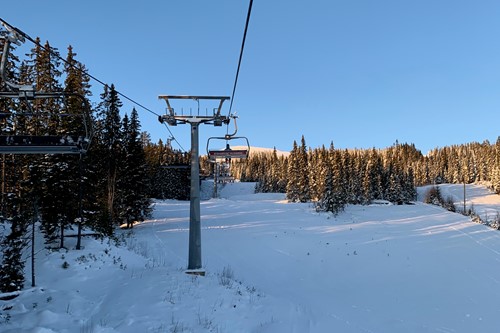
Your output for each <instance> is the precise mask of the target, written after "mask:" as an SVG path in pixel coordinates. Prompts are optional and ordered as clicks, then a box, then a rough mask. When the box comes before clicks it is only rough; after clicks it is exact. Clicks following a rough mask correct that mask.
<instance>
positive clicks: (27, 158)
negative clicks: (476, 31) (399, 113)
mask: <svg viewBox="0 0 500 333" xmlns="http://www.w3.org/2000/svg"><path fill="white" fill-rule="evenodd" d="M49 49H51V48H50V45H49V43H48V42H47V43H46V44H45V47H40V46H36V47H35V48H33V49H32V50H31V52H30V53H29V54H27V55H26V57H27V59H28V60H25V61H24V60H23V61H21V60H20V59H18V58H16V57H15V56H12V57H10V59H9V63H8V66H7V68H8V70H9V77H10V79H12V80H13V81H16V82H19V83H21V84H28V85H34V86H35V88H36V91H40V92H41V91H43V92H59V91H65V92H72V93H78V94H81V95H83V96H85V98H88V99H90V97H91V96H92V94H91V85H90V79H89V77H88V76H87V75H85V74H84V73H85V66H84V65H83V64H81V63H79V62H78V61H77V60H76V53H74V52H73V49H72V48H71V47H68V49H67V56H66V58H65V59H66V62H65V63H61V61H60V60H59V59H58V58H57V57H55V56H54V54H53V53H51V52H48V50H49ZM51 50H52V52H58V51H57V50H56V49H53V48H52V49H51ZM0 87H1V90H3V91H5V90H8V87H6V85H5V84H4V83H3V82H0ZM26 103H30V102H26V101H21V100H9V99H0V113H14V114H19V116H18V117H17V118H15V119H17V120H16V122H12V121H11V120H10V119H13V118H1V119H0V126H1V131H2V133H1V135H14V134H19V133H23V134H33V133H35V132H36V133H40V131H42V132H43V130H47V131H48V130H49V129H50V130H52V131H56V132H57V133H58V134H64V133H72V132H73V131H78V130H79V128H78V126H79V125H78V124H74V123H71V122H56V123H43V122H41V118H40V117H36V116H27V115H23V112H24V113H25V114H27V113H26V110H27V109H28V105H27V104H26ZM30 107H31V108H32V109H33V111H34V112H32V113H33V114H37V112H38V113H40V114H49V115H57V114H59V113H62V112H64V113H68V114H71V113H75V114H77V113H79V112H80V113H81V112H82V110H81V109H79V106H78V105H72V104H71V103H70V102H68V103H66V104H64V105H63V104H61V103H47V102H43V101H37V102H36V103H33V105H30ZM89 112H90V114H89V116H90V117H91V119H92V123H93V126H92V128H93V131H92V141H91V145H90V148H89V150H88V152H87V153H86V154H83V155H76V156H75V155H2V157H0V158H1V159H2V160H1V162H0V170H1V177H2V179H1V188H2V196H1V198H0V200H1V202H0V203H1V206H0V208H1V222H0V228H2V230H1V232H0V237H1V238H0V246H1V251H2V257H1V258H2V269H1V271H0V292H10V291H16V290H20V289H22V288H23V286H24V275H23V270H24V265H25V260H26V256H25V252H26V251H25V249H26V248H27V246H28V245H29V243H30V237H28V235H30V233H31V227H33V226H35V225H36V226H37V227H40V229H41V230H42V232H43V235H44V238H45V242H46V244H47V246H51V247H65V242H64V240H65V237H66V236H67V234H68V232H70V231H69V230H73V231H71V232H72V233H73V234H74V233H75V231H74V230H82V229H84V230H91V231H92V232H93V233H97V234H102V235H112V234H113V230H114V229H115V228H116V227H117V226H119V225H125V226H127V227H132V226H133V224H134V222H136V221H142V220H144V219H145V218H146V217H147V216H148V214H149V213H150V209H151V203H152V201H151V200H152V198H159V199H165V198H173V199H180V200H186V199H189V179H188V174H189V172H188V170H187V169H186V168H183V167H182V166H187V165H188V161H189V153H188V152H180V151H176V150H173V149H172V147H171V146H170V145H169V144H164V143H163V142H162V141H159V142H158V143H153V142H151V140H150V137H149V135H148V133H146V132H143V131H141V126H140V121H139V116H138V112H137V111H136V110H135V109H132V110H123V109H122V103H121V101H120V95H119V93H118V92H117V91H116V89H115V87H114V86H113V85H110V86H107V85H106V86H104V87H103V89H102V92H101V93H100V96H99V101H98V102H97V103H94V104H93V105H92V108H91V110H90V111H89ZM7 119H9V120H7ZM44 119H53V118H50V117H49V118H44ZM299 135H300V134H299ZM270 145H271V146H272V142H271V143H270ZM499 152H500V139H499V140H497V142H496V143H490V142H487V141H485V142H482V143H467V144H463V145H456V146H451V147H444V148H439V149H438V148H436V149H434V150H433V151H431V152H429V153H428V154H427V155H425V156H424V155H423V154H422V153H421V152H420V151H419V150H418V149H416V148H415V146H414V145H412V144H406V143H405V144H400V143H396V144H394V145H393V146H391V147H389V148H385V149H375V148H374V149H352V150H347V149H337V148H335V147H334V145H333V144H331V145H330V146H329V147H320V148H314V149H311V148H308V147H307V146H306V141H305V139H304V138H302V140H301V141H300V144H297V143H296V142H294V143H293V149H292V151H291V152H290V154H289V155H286V156H285V155H282V154H280V155H278V153H277V152H276V151H274V152H272V153H256V154H251V155H250V158H249V159H248V160H246V161H243V160H240V161H233V162H232V163H231V172H232V174H233V175H234V176H235V177H236V178H237V179H240V180H241V181H252V182H257V186H256V190H257V191H260V192H282V193H286V196H287V199H288V200H289V201H291V202H315V203H316V206H317V207H318V209H320V210H324V211H330V212H333V213H339V212H340V211H342V209H343V207H344V206H345V205H347V204H369V203H370V202H372V201H373V200H378V199H383V200H387V201H390V202H393V203H397V204H404V203H408V202H410V201H413V200H415V198H416V189H415V187H416V186H419V185H426V184H434V183H442V182H449V183H460V182H466V183H473V182H487V183H488V184H489V186H491V188H492V189H493V190H494V191H496V192H497V193H499V192H500V158H499ZM179 166H181V167H179ZM210 169H211V164H210V163H209V162H208V161H207V159H206V158H202V159H201V170H202V172H203V173H204V174H206V175H208V174H209V173H210Z"/></svg>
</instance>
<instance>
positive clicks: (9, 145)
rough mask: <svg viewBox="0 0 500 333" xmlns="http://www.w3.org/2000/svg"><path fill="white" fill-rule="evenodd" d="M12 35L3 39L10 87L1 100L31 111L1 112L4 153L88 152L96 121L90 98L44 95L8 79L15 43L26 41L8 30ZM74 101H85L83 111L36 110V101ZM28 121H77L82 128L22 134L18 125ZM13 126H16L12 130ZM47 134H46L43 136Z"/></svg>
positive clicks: (2, 66)
mask: <svg viewBox="0 0 500 333" xmlns="http://www.w3.org/2000/svg"><path fill="white" fill-rule="evenodd" d="M6 28H7V30H8V32H9V34H7V35H4V36H0V38H1V39H2V40H3V42H4V47H3V52H2V58H1V63H0V76H1V78H2V81H3V82H4V83H5V86H6V88H7V90H6V91H0V99H14V100H18V101H19V102H20V103H25V104H26V107H27V109H28V110H29V111H27V112H0V121H1V122H2V123H3V127H2V128H1V130H0V154H83V153H86V152H87V150H88V147H89V145H90V141H91V137H92V130H91V128H92V120H91V115H90V112H91V111H90V105H89V103H88V101H87V99H86V98H85V97H84V96H82V95H80V94H76V93H66V92H40V91H35V88H34V87H33V86H31V85H19V84H17V83H14V82H11V81H10V80H9V78H8V77H7V73H6V66H7V65H6V64H7V61H8V55H9V48H10V44H11V43H16V44H20V43H21V42H23V41H24V38H23V37H22V36H20V35H19V33H18V32H16V31H15V30H12V29H10V30H9V27H6ZM71 98H76V99H77V100H80V101H81V109H80V110H79V112H77V113H75V112H74V111H73V113H69V112H60V113H52V112H46V111H38V110H36V111H33V107H32V105H31V104H32V103H33V101H34V100H38V101H40V100H53V101H55V102H56V103H58V102H59V103H60V102H61V101H62V104H60V105H64V106H65V107H66V108H67V106H68V105H67V102H68V100H69V99H71ZM21 118H22V119H23V120H28V121H31V122H33V123H38V124H43V121H44V120H48V119H50V120H51V123H52V124H56V125H60V124H61V123H64V122H65V121H73V122H75V123H78V124H79V125H81V126H78V127H79V128H81V131H80V133H70V134H68V133H64V132H63V131H62V128H61V126H51V128H50V129H49V126H47V124H45V126H42V127H44V128H43V130H41V131H38V132H37V131H32V130H30V131H28V130H26V129H24V131H25V132H19V131H18V127H22V126H16V124H19V122H20V121H23V120H22V119H21ZM11 125H13V126H12V127H10V126H11ZM33 132H34V133H35V134H33ZM42 132H43V133H42Z"/></svg>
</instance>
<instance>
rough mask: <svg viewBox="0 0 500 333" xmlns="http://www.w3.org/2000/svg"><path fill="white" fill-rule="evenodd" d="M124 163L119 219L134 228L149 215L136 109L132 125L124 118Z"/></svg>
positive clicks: (121, 175) (118, 201)
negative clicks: (135, 223)
mask: <svg viewBox="0 0 500 333" xmlns="http://www.w3.org/2000/svg"><path fill="white" fill-rule="evenodd" d="M122 128H123V130H122V131H123V144H124V148H125V151H124V156H125V158H124V160H123V163H121V164H120V168H119V177H118V183H117V188H118V191H117V192H118V196H117V206H118V207H117V208H118V218H119V219H120V220H121V221H122V222H123V223H126V225H127V227H128V228H131V227H133V222H134V221H143V220H144V218H145V217H146V216H148V215H149V213H150V204H151V202H150V199H149V197H148V196H147V187H146V181H147V178H146V156H145V153H144V148H143V145H142V141H141V137H140V123H139V116H138V114H137V111H136V110H135V108H134V109H133V110H132V113H131V116H130V121H129V118H128V116H127V115H125V117H123V127H122Z"/></svg>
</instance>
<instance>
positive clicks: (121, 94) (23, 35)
mask: <svg viewBox="0 0 500 333" xmlns="http://www.w3.org/2000/svg"><path fill="white" fill-rule="evenodd" d="M0 22H1V23H2V24H3V25H4V26H5V27H8V28H9V29H12V30H13V31H14V32H15V33H17V34H19V35H20V36H22V37H24V38H25V39H27V40H29V41H30V42H32V43H33V44H35V45H36V46H38V47H41V48H42V49H43V50H44V51H47V52H50V54H52V55H53V56H55V57H57V58H58V59H59V60H61V61H62V62H64V63H65V64H67V65H69V66H71V67H72V68H73V69H76V70H78V71H80V72H82V73H83V74H84V75H87V76H88V77H90V78H91V79H92V80H94V81H96V82H98V83H100V84H101V85H102V86H104V87H109V85H108V84H107V83H105V82H103V81H101V80H99V79H98V78H97V77H95V76H93V75H92V74H90V73H89V72H88V71H86V70H83V69H82V68H80V67H78V66H76V65H75V64H71V63H69V62H68V61H67V60H66V59H64V58H62V57H61V56H60V55H58V54H57V53H55V52H53V51H52V50H51V49H47V48H46V47H45V46H43V45H42V44H40V43H38V42H37V41H36V40H34V39H33V38H31V37H30V36H29V35H28V34H26V33H25V32H23V31H22V30H20V29H18V28H16V27H14V26H12V25H10V24H9V23H7V22H6V21H5V20H3V19H2V18H0ZM115 91H116V93H117V94H118V95H119V96H121V97H123V98H125V99H126V100H128V101H129V102H131V103H132V104H135V105H137V106H138V107H140V108H142V109H144V110H146V111H148V112H149V113H151V114H154V115H155V116H156V117H158V116H160V115H159V114H158V113H156V112H154V111H153V110H151V109H150V108H148V107H146V106H144V105H142V104H141V103H139V102H137V101H135V100H134V99H132V98H130V97H128V96H126V95H125V94H123V93H121V92H119V91H118V90H115ZM165 128H166V129H167V130H168V132H169V133H170V135H171V136H172V138H173V140H174V141H175V142H177V145H178V146H179V147H180V149H181V150H182V151H184V152H185V151H186V150H185V149H184V148H183V147H182V146H181V144H180V142H179V141H177V139H176V138H175V137H174V134H173V133H172V131H171V130H170V128H169V127H168V124H165Z"/></svg>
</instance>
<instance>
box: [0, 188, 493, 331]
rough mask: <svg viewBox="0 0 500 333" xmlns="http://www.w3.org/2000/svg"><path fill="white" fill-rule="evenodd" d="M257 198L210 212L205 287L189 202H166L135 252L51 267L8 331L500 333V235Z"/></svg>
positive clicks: (434, 214) (205, 220)
mask: <svg viewBox="0 0 500 333" xmlns="http://www.w3.org/2000/svg"><path fill="white" fill-rule="evenodd" d="M253 186H254V184H248V183H234V184H228V185H226V186H225V187H224V188H223V189H221V193H220V197H221V198H220V199H210V200H204V201H202V204H201V212H202V254H203V266H204V269H205V270H206V271H207V276H205V277H193V276H190V275H186V274H184V269H185V267H186V265H187V250H188V224H189V216H188V215H189V202H181V201H171V200H170V201H169V200H168V201H157V202H155V209H154V213H153V217H152V218H151V219H150V220H148V221H146V222H145V223H142V224H140V225H138V226H137V227H136V228H135V229H134V233H133V235H130V236H125V235H124V237H123V239H124V241H125V242H126V244H127V245H124V246H120V247H115V246H114V245H113V244H111V243H107V242H97V241H91V240H87V241H86V248H85V249H84V250H82V251H75V250H71V251H69V252H67V253H66V252H64V253H62V252H52V253H50V254H47V257H44V258H43V259H39V265H40V268H39V269H38V271H39V273H38V274H39V279H38V280H39V284H38V286H37V287H35V288H31V289H30V288H28V290H27V291H25V292H23V293H22V294H21V295H20V296H19V297H17V298H15V299H14V300H11V301H3V302H2V303H0V304H2V306H4V307H5V306H11V307H12V308H11V309H10V310H9V311H10V314H11V319H10V321H9V322H7V323H3V324H0V331H1V332H9V333H11V332H37V333H39V332H43V333H45V332H99V333H100V332H106V333H108V332H109V333H115V332H120V333H121V332H131V333H132V332H134V333H135V332H220V333H222V332H231V333H233V332H255V333H265V332H273V333H282V332H283V333H285V332H286V333H289V332H301V333H305V332H384V333H391V332H394V333H396V332H397V333H400V332H419V333H420V332H492V333H493V332H498V327H499V326H500V308H499V307H498V306H497V303H498V300H499V299H500V232H499V231H496V230H493V229H491V228H488V227H485V226H483V225H480V224H475V223H472V222H470V221H469V219H468V218H466V217H464V216H462V215H459V214H455V213H449V212H447V211H445V210H443V209H441V208H439V207H436V206H431V205H426V204H423V203H420V202H417V203H416V204H415V205H406V206H393V205H373V206H349V207H348V208H347V209H346V211H345V212H344V213H342V214H340V215H339V216H338V217H332V216H331V215H329V214H325V213H321V214H320V213H316V212H315V211H314V209H313V208H312V207H311V206H310V205H309V204H295V203H294V204H290V203H286V202H285V201H284V196H283V195H282V194H253ZM207 188H210V186H207ZM442 190H443V191H448V192H449V193H450V194H452V195H457V198H459V193H455V192H456V191H458V190H460V191H463V189H462V188H454V187H453V186H451V185H450V186H448V187H447V188H446V189H445V188H443V189H442ZM474 191H476V192H474ZM460 193H461V192H460ZM470 193H476V196H475V197H474V198H472V196H471V203H472V202H473V201H474V200H479V201H481V200H484V197H485V196H488V195H490V193H489V192H488V191H487V190H486V189H485V188H484V187H482V188H476V187H473V186H472V187H471V188H470ZM462 200H463V197H462ZM475 202H478V201H475ZM487 202H488V204H487V209H488V210H490V209H498V208H500V197H498V196H495V197H490V198H488V199H487ZM478 206H479V205H476V208H478ZM91 254H92V255H91ZM62 256H63V257H64V259H62ZM82 256H84V257H85V258H87V259H86V260H82V259H81V257H82ZM78 258H80V259H78ZM118 258H119V259H118ZM64 261H67V262H68V263H69V267H68V268H66V269H63V268H61V264H62V263H63V262H64ZM49 299H50V301H48V300H49ZM35 303H36V304H37V305H36V306H34V304H35ZM2 313H5V311H3V312H2Z"/></svg>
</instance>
